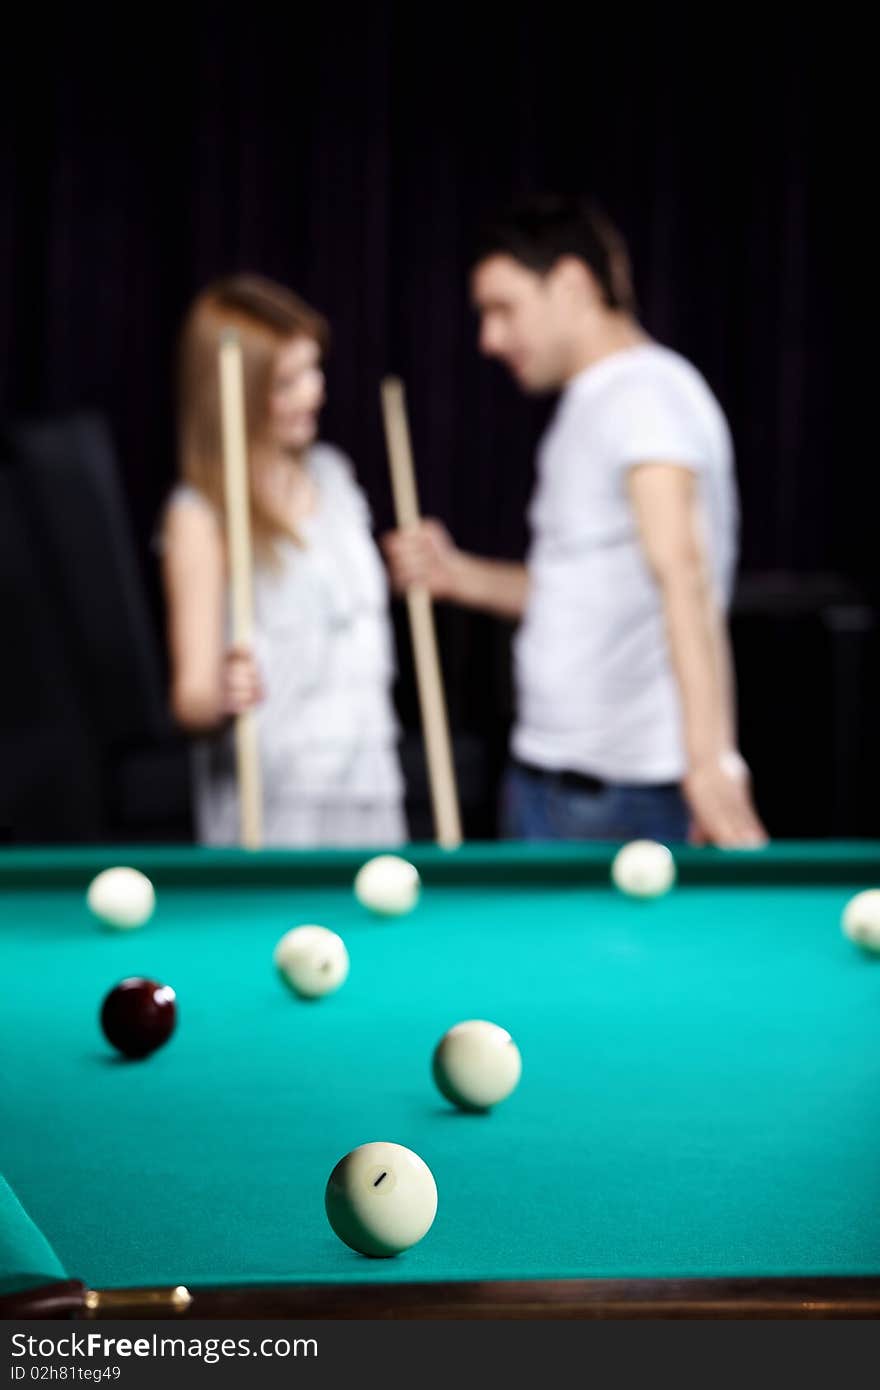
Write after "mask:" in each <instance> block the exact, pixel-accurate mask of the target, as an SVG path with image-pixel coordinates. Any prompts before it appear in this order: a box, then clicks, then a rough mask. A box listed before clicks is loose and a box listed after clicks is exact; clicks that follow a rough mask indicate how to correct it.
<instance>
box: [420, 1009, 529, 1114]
mask: <svg viewBox="0 0 880 1390" xmlns="http://www.w3.org/2000/svg"><path fill="white" fill-rule="evenodd" d="M432 1071H433V1074H434V1080H435V1081H436V1083H437V1086H438V1088H439V1090H440V1091H441V1093H442V1094H443V1095H444V1096H445V1097H446V1099H447V1100H451V1101H452V1103H453V1105H458V1106H460V1107H461V1109H462V1110H488V1109H489V1107H490V1106H492V1105H497V1104H498V1102H499V1101H502V1100H506V1098H507V1097H508V1096H509V1095H510V1094H511V1092H512V1091H514V1090H515V1089H516V1087H517V1086H518V1085H519V1079H520V1077H521V1076H522V1057H521V1056H520V1052H519V1048H518V1047H517V1045H516V1043H515V1042H514V1041H513V1038H512V1037H511V1036H510V1034H509V1033H508V1032H507V1029H506V1028H499V1027H498V1024H497V1023H486V1022H485V1020H484V1019H469V1020H468V1021H467V1022H465V1023H456V1024H455V1026H454V1027H453V1028H450V1029H449V1032H448V1033H444V1035H443V1037H442V1038H441V1039H440V1041H439V1043H438V1044H437V1046H436V1047H435V1049H434V1057H433V1061H432Z"/></svg>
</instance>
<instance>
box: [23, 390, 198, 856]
mask: <svg viewBox="0 0 880 1390" xmlns="http://www.w3.org/2000/svg"><path fill="white" fill-rule="evenodd" d="M0 459H2V461H3V467H2V477H3V486H4V493H5V499H4V500H6V501H7V502H8V504H9V505H8V509H7V508H4V513H5V515H4V534H3V540H4V542H5V544H3V545H2V546H0V550H2V560H0V566H2V570H0V573H2V581H3V586H4V593H6V594H7V603H6V608H7V611H10V610H15V612H16V621H17V628H18V634H19V635H18V641H17V643H16V645H17V646H18V647H20V648H22V649H23V650H24V652H25V662H26V670H25V672H24V673H23V677H22V681H21V685H22V693H21V696H20V698H19V702H18V704H16V698H18V697H16V696H15V695H11V694H10V693H9V692H7V693H6V694H5V695H4V697H3V704H2V705H0V728H2V737H3V740H4V743H9V744H15V743H16V741H17V740H22V741H24V742H29V743H30V746H31V752H30V754H29V756H28V757H27V759H26V761H27V762H28V763H29V765H30V771H29V772H28V773H25V772H21V773H19V774H17V780H16V782H15V784H14V786H13V785H12V783H10V785H9V786H8V788H7V795H6V798H5V800H6V805H5V807H4V805H3V802H0V823H2V824H4V825H5V826H6V827H7V829H6V831H5V834H6V837H7V838H11V839H12V840H31V841H34V840H39V841H46V840H59V839H77V840H81V841H82V840H116V841H124V840H130V841H139V840H161V839H168V840H176V839H188V838H190V837H191V811H190V802H189V773H188V759H187V753H186V746H185V743H184V742H183V740H181V739H180V738H178V737H177V736H176V735H175V733H174V730H173V728H172V725H171V722H170V720H169V717H168V714H167V712H166V704H165V695H164V689H163V677H162V667H161V662H160V660H159V652H158V644H157V640H156V635H155V632H154V630H153V624H152V622H151V618H150V614H149V610H148V605H147V601H146V596H145V592H144V586H143V581H142V576H141V574H140V572H139V569H138V565H137V560H136V546H135V538H134V535H133V532H132V528H131V524H130V521H129V518H128V514H127V510H126V507H125V502H124V499H123V496H122V492H121V488H120V484H119V479H118V474H117V469H116V463H115V458H114V451H113V446H112V442H111V439H110V435H109V430H108V428H107V425H106V423H105V421H104V420H103V419H102V418H100V417H99V416H95V415H91V414H77V415H73V416H69V417H66V418H63V419H54V420H40V421H33V422H18V423H15V424H11V425H8V426H6V428H5V429H4V430H3V431H2V436H0ZM59 743H61V744H62V745H63V746H64V748H65V750H67V748H68V745H69V746H70V749H71V751H70V753H68V752H67V751H65V754H64V756H63V757H62V758H61V759H59V758H58V754H57V751H53V750H57V746H58V744H59ZM19 761H21V760H19ZM62 788H63V796H62V797H61V800H62V802H63V804H65V805H67V804H68V803H70V804H71V806H73V807H78V810H79V814H78V815H77V814H75V813H72V814H71V815H66V816H64V817H59V809H58V805H57V801H58V797H59V790H60V789H62ZM41 789H42V790H41Z"/></svg>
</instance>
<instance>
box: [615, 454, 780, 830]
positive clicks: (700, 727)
mask: <svg viewBox="0 0 880 1390" xmlns="http://www.w3.org/2000/svg"><path fill="white" fill-rule="evenodd" d="M627 484H628V488H629V495H630V498H631V500H632V505H633V509H634V511H635V515H636V521H637V524H638V528H639V536H640V539H641V543H642V547H643V550H644V553H645V556H646V559H647V561H648V564H649V565H650V567H651V570H652V572H653V574H654V576H655V578H656V580H657V583H658V585H659V587H660V592H661V595H662V600H663V611H664V616H665V620H666V631H667V636H668V639H669V648H670V654H671V657H672V665H673V669H674V671H675V677H676V681H677V683H678V689H679V696H680V699H681V707H682V713H683V718H684V736H685V749H686V755H687V764H688V771H687V775H686V777H685V782H684V791H685V795H686V796H687V798H688V801H689V803H690V807H691V810H692V812H693V816H694V830H695V834H696V837H697V838H698V839H702V840H708V841H709V842H711V843H712V844H716V845H720V846H722V847H723V848H730V849H733V848H746V847H752V846H757V845H761V844H764V843H765V842H766V839H767V834H766V831H765V830H764V827H763V826H762V824H761V822H760V820H759V819H758V816H757V814H756V812H755V810H754V807H753V805H752V800H751V792H750V788H749V776H748V769H747V768H746V766H745V763H744V762H743V760H742V758H741V757H740V755H739V752H738V751H737V738H736V716H735V697H734V681H733V663H732V659H731V654H730V643H729V639H728V635H727V628H726V624H725V621H724V616H723V614H722V612H721V610H720V608H719V605H718V603H717V600H716V597H715V594H714V592H713V586H712V578H711V573H710V569H709V563H708V557H707V555H706V550H705V541H704V538H703V531H702V526H701V518H700V513H699V506H698V497H697V486H696V480H695V478H694V476H693V474H692V473H691V471H690V470H689V469H686V468H681V467H678V466H677V465H675V464H669V463H666V464H664V463H645V464H640V465H638V466H637V467H634V468H632V469H630V471H629V473H628V475H627Z"/></svg>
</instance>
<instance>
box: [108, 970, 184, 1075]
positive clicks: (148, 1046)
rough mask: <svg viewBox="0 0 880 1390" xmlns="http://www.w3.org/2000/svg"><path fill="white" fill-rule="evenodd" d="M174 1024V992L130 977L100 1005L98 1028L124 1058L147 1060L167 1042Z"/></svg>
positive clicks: (137, 977)
mask: <svg viewBox="0 0 880 1390" xmlns="http://www.w3.org/2000/svg"><path fill="white" fill-rule="evenodd" d="M176 1022H177V1003H176V999H175V994H174V990H173V989H171V988H170V986H169V985H160V984H157V982H156V981H155V980H143V979H141V977H140V976H138V975H135V976H132V978H131V979H128V980H123V981H122V983H121V984H118V985H117V986H116V988H115V989H111V991H110V993H109V994H108V995H107V997H106V999H105V1000H104V1003H103V1004H102V1006H101V1027H102V1028H103V1030H104V1036H105V1038H106V1039H107V1041H108V1042H109V1043H112V1045H113V1046H114V1047H115V1048H117V1049H118V1051H119V1052H121V1053H123V1054H124V1056H126V1057H148V1056H149V1055H150V1053H151V1052H155V1051H156V1048H157V1047H161V1046H162V1044H163V1043H167V1041H168V1039H169V1038H170V1037H171V1034H172V1033H173V1032H174V1025H175V1023H176Z"/></svg>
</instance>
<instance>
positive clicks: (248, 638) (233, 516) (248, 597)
mask: <svg viewBox="0 0 880 1390" xmlns="http://www.w3.org/2000/svg"><path fill="white" fill-rule="evenodd" d="M219 368H220V419H221V425H222V430H223V482H224V489H225V501H226V543H227V549H228V553H229V578H230V587H231V591H232V641H233V644H234V645H235V646H237V647H244V648H247V649H250V647H251V643H252V641H253V630H254V608H253V587H252V572H251V527H250V501H249V499H250V486H249V482H248V466H247V431H246V428H245V408H244V369H243V365H242V355H241V341H240V339H239V336H238V333H237V332H236V331H235V329H227V330H226V331H225V332H224V333H223V337H222V339H221V343H220V353H219ZM235 761H236V770H237V774H238V795H239V806H240V832H239V833H240V838H241V844H242V846H243V848H244V849H260V847H261V845H262V843H263V805H262V789H261V785H260V759H259V748H258V745H257V716H256V711H255V710H252V709H249V710H245V711H244V713H243V714H237V715H236V716H235Z"/></svg>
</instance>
